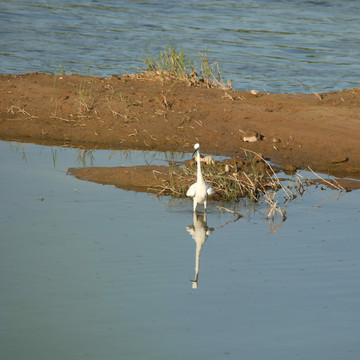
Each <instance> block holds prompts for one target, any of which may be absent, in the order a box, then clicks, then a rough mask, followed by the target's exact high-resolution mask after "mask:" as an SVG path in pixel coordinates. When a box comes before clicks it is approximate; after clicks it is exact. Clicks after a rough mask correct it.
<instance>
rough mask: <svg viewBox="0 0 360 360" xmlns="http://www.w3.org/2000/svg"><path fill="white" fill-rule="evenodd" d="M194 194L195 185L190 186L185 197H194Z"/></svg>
mask: <svg viewBox="0 0 360 360" xmlns="http://www.w3.org/2000/svg"><path fill="white" fill-rule="evenodd" d="M195 192H196V183H194V184H192V185H191V186H190V187H189V189H188V191H187V193H186V196H189V197H194V196H195Z"/></svg>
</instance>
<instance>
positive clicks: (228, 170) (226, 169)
mask: <svg viewBox="0 0 360 360" xmlns="http://www.w3.org/2000/svg"><path fill="white" fill-rule="evenodd" d="M225 172H227V173H228V172H230V166H229V164H226V165H225Z"/></svg>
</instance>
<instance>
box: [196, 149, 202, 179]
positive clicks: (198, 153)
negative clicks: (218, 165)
mask: <svg viewBox="0 0 360 360" xmlns="http://www.w3.org/2000/svg"><path fill="white" fill-rule="evenodd" d="M196 161H197V181H198V182H199V181H201V182H203V181H204V178H203V175H202V172H201V165H200V152H199V151H197V152H196Z"/></svg>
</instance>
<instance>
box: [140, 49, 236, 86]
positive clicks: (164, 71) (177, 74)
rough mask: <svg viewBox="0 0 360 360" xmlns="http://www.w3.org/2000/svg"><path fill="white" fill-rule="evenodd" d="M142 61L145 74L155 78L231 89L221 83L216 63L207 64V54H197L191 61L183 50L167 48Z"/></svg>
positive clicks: (147, 56) (147, 55)
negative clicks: (166, 78)
mask: <svg viewBox="0 0 360 360" xmlns="http://www.w3.org/2000/svg"><path fill="white" fill-rule="evenodd" d="M142 61H143V62H144V63H145V65H146V69H145V72H149V73H152V74H154V75H157V76H161V77H168V78H171V79H176V80H179V79H180V80H185V81H188V82H190V83H191V84H194V85H199V86H200V85H205V86H207V87H221V88H224V89H225V88H228V87H231V85H230V86H229V85H228V86H226V85H225V84H224V83H223V79H222V76H221V74H220V69H219V66H218V63H217V62H214V63H212V64H210V63H209V60H208V52H205V53H201V52H198V58H197V59H195V60H193V59H192V58H191V57H190V56H188V55H186V54H185V52H184V49H180V50H178V49H176V48H170V47H168V46H167V47H166V49H165V51H160V53H159V54H158V55H155V56H151V55H149V54H146V56H145V59H142ZM198 74H200V75H198ZM199 76H200V77H199Z"/></svg>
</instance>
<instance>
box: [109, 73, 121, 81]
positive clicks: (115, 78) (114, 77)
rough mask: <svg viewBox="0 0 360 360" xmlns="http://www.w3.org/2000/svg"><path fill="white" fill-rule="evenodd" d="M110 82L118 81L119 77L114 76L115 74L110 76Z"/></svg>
mask: <svg viewBox="0 0 360 360" xmlns="http://www.w3.org/2000/svg"><path fill="white" fill-rule="evenodd" d="M110 80H119V77H118V76H117V75H115V74H112V75H111V76H110Z"/></svg>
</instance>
